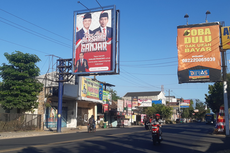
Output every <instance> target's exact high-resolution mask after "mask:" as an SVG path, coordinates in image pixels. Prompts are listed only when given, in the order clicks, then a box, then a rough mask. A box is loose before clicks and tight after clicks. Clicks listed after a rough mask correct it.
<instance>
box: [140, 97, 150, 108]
mask: <svg viewBox="0 0 230 153" xmlns="http://www.w3.org/2000/svg"><path fill="white" fill-rule="evenodd" d="M138 107H152V100H151V99H138Z"/></svg>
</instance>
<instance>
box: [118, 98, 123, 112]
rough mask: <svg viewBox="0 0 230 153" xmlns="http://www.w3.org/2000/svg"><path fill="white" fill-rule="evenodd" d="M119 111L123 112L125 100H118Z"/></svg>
mask: <svg viewBox="0 0 230 153" xmlns="http://www.w3.org/2000/svg"><path fill="white" fill-rule="evenodd" d="M117 111H118V112H123V100H121V99H118V100H117Z"/></svg>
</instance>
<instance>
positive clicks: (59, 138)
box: [0, 123, 230, 153]
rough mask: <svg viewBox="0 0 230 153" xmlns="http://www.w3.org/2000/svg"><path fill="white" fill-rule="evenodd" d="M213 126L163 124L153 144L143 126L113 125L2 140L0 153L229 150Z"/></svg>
mask: <svg viewBox="0 0 230 153" xmlns="http://www.w3.org/2000/svg"><path fill="white" fill-rule="evenodd" d="M212 129H213V125H206V124H205V123H188V124H176V125H165V126H164V127H163V128H162V131H163V135H162V136H163V139H164V140H163V141H162V144H160V145H156V146H153V145H152V141H151V139H150V138H151V135H150V134H151V133H150V132H149V131H147V130H144V127H134V128H116V129H108V130H102V131H97V132H96V133H86V132H83V133H71V134H57V135H49V136H39V137H28V138H15V139H2V140H0V153H2V152H9V153H15V152H17V153H75V152H79V153H85V152H106V153H123V152H125V153H127V152H130V153H133V152H140V153H142V152H143V153H144V152H151V153H152V152H153V153H158V152H166V153H168V152H170V153H174V152H175V153H180V152H183V153H190V152H213V153H214V152H219V153H220V152H221V151H223V152H226V151H229V152H230V138H229V137H225V136H219V135H211V134H210V133H211V132H212Z"/></svg>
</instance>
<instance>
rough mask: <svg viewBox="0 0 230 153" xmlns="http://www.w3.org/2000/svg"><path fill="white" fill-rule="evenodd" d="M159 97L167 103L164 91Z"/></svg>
mask: <svg viewBox="0 0 230 153" xmlns="http://www.w3.org/2000/svg"><path fill="white" fill-rule="evenodd" d="M158 99H161V100H162V104H164V105H166V97H165V94H164V93H163V92H160V94H159V95H158Z"/></svg>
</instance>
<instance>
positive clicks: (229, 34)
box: [221, 26, 230, 49]
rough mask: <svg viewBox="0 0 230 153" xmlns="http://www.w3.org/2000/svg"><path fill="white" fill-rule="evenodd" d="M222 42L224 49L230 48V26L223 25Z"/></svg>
mask: <svg viewBox="0 0 230 153" xmlns="http://www.w3.org/2000/svg"><path fill="white" fill-rule="evenodd" d="M221 43H222V48H223V49H230V26H228V27H221Z"/></svg>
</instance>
